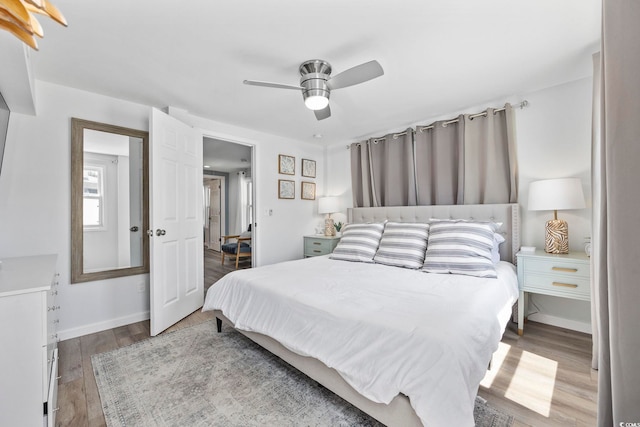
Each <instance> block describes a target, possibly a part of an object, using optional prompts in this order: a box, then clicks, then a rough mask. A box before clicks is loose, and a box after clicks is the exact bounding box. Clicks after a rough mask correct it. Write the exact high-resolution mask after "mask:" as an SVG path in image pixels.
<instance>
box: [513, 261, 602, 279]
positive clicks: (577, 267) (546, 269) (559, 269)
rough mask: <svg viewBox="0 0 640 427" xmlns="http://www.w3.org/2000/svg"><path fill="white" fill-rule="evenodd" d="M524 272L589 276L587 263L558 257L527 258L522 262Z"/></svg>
mask: <svg viewBox="0 0 640 427" xmlns="http://www.w3.org/2000/svg"><path fill="white" fill-rule="evenodd" d="M524 270H525V274H533V273H542V274H545V273H548V274H554V275H557V274H560V275H567V276H575V277H583V278H587V279H588V278H589V273H590V272H589V263H581V262H575V261H572V260H563V259H561V258H558V259H527V260H526V262H525V264H524Z"/></svg>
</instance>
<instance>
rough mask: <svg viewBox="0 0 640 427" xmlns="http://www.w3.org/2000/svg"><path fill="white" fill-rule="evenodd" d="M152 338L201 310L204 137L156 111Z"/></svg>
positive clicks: (151, 207) (153, 131)
mask: <svg viewBox="0 0 640 427" xmlns="http://www.w3.org/2000/svg"><path fill="white" fill-rule="evenodd" d="M149 128H150V142H151V143H150V157H151V162H150V177H151V179H150V196H151V197H150V200H149V202H150V203H149V210H150V216H151V218H150V228H151V230H152V232H153V235H152V236H151V238H150V239H149V240H150V242H151V245H150V249H151V274H150V276H151V335H152V336H155V335H157V334H159V333H160V332H162V331H164V330H165V329H167V328H168V327H169V326H171V325H173V324H175V323H177V322H178V321H179V320H181V319H182V318H184V317H186V316H187V315H189V314H190V313H192V312H194V311H195V310H197V309H198V308H200V307H202V304H203V302H204V287H203V281H204V280H203V277H204V270H203V256H204V254H203V252H202V251H203V248H202V246H203V241H202V226H203V222H202V221H203V219H202V212H203V209H202V195H201V191H202V134H201V133H200V132H199V131H197V130H195V129H193V128H191V127H189V126H187V125H186V124H184V123H182V122H180V121H179V120H176V119H175V118H173V117H171V116H169V115H167V114H164V113H163V112H161V111H159V110H157V109H155V108H152V111H151V124H150V127H149Z"/></svg>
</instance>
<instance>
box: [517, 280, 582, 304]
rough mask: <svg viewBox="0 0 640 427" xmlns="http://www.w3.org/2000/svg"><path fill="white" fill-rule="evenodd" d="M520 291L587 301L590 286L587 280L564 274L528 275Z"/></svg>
mask: <svg viewBox="0 0 640 427" xmlns="http://www.w3.org/2000/svg"><path fill="white" fill-rule="evenodd" d="M522 289H524V290H526V291H527V292H536V293H540V294H547V295H556V296H561V297H566V298H574V299H582V300H586V301H588V300H589V296H590V290H591V285H590V281H589V278H583V277H578V276H570V275H566V274H562V275H560V274H556V275H547V274H535V273H529V274H527V275H526V276H525V278H524V283H523V284H522Z"/></svg>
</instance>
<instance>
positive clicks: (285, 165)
mask: <svg viewBox="0 0 640 427" xmlns="http://www.w3.org/2000/svg"><path fill="white" fill-rule="evenodd" d="M278 173H280V174H283V175H295V174H296V158H295V157H293V156H287V155H286V154H279V155H278Z"/></svg>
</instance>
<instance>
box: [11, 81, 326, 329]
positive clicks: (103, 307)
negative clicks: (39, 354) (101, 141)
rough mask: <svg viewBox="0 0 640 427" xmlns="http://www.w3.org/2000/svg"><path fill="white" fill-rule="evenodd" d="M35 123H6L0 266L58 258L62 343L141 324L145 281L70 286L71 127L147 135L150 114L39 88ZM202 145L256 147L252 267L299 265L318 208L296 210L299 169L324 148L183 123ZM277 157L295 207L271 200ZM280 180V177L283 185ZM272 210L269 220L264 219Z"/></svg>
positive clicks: (302, 203)
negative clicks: (84, 123)
mask: <svg viewBox="0 0 640 427" xmlns="http://www.w3.org/2000/svg"><path fill="white" fill-rule="evenodd" d="M36 94H37V100H38V106H37V107H38V108H37V110H38V115H37V116H35V117H34V116H28V115H22V114H19V113H12V115H11V121H10V124H9V131H8V136H7V147H6V152H5V157H4V165H3V169H2V175H1V176H0V258H4V257H13V256H26V255H34V254H45V253H57V254H58V270H59V272H60V274H61V276H60V288H59V289H60V290H59V296H58V297H59V302H60V306H61V312H60V333H59V336H60V337H61V338H62V339H67V338H71V337H74V336H79V335H83V334H87V333H91V332H96V331H99V330H104V329H108V328H112V327H115V326H120V325H124V324H128V323H131V322H135V321H139V320H144V319H146V318H148V316H149V277H148V275H139V276H129V277H123V278H118V279H110V280H103V281H95V282H88V283H82V284H74V285H71V284H69V278H70V255H69V254H70V251H71V248H70V204H71V201H70V189H69V188H70V176H71V174H70V144H71V136H70V128H71V122H70V119H71V117H78V118H82V119H87V120H93V121H98V122H104V123H109V124H114V125H118V126H125V127H130V128H134V129H141V130H148V128H149V107H148V106H145V105H140V104H135V103H131V102H127V101H123V100H119V99H115V98H110V97H106V96H102V95H98V94H94V93H90V92H85V91H81V90H77V89H71V88H67V87H64V86H58V85H54V84H50V83H46V82H40V81H37V82H36ZM182 115H183V116H184V119H187V120H189V121H191V122H193V123H192V124H194V125H197V126H200V127H202V128H203V129H205V134H206V135H209V136H214V137H218V138H221V139H227V140H230V141H233V142H240V143H246V144H252V145H255V153H254V163H253V164H254V165H255V179H254V182H255V188H256V192H257V194H256V221H257V222H258V227H257V229H256V233H255V235H256V241H255V242H254V244H256V245H257V248H256V250H255V252H254V253H256V261H257V264H258V265H262V264H270V263H274V262H278V261H284V260H290V259H296V258H301V257H302V251H303V248H302V246H303V244H302V236H303V235H304V234H309V233H313V229H314V225H315V222H316V219H317V217H316V216H315V212H317V201H306V200H301V199H300V195H299V191H300V181H301V177H300V172H299V170H300V162H301V159H302V158H307V159H314V160H316V161H317V162H318V170H319V171H320V173H319V174H318V177H317V178H316V179H315V182H316V183H317V184H318V189H319V193H318V194H322V193H321V191H322V185H321V184H322V182H323V181H322V179H323V176H322V173H321V171H322V170H323V148H322V147H320V146H316V145H311V144H305V143H298V142H297V141H291V140H284V139H283V138H281V137H277V136H274V135H267V134H262V133H259V132H253V131H249V130H247V129H244V128H241V127H237V126H229V125H223V124H219V123H216V122H214V121H210V120H205V119H201V118H197V117H192V116H189V115H188V114H184V113H183V114H182ZM278 154H288V155H292V156H295V157H296V176H295V177H294V178H293V179H294V180H295V181H296V199H295V200H279V199H278V198H277V181H278V177H279V176H280V175H278V163H277V160H278ZM280 177H282V176H280ZM266 209H272V211H273V215H272V216H265V215H264V211H265V210H266Z"/></svg>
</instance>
